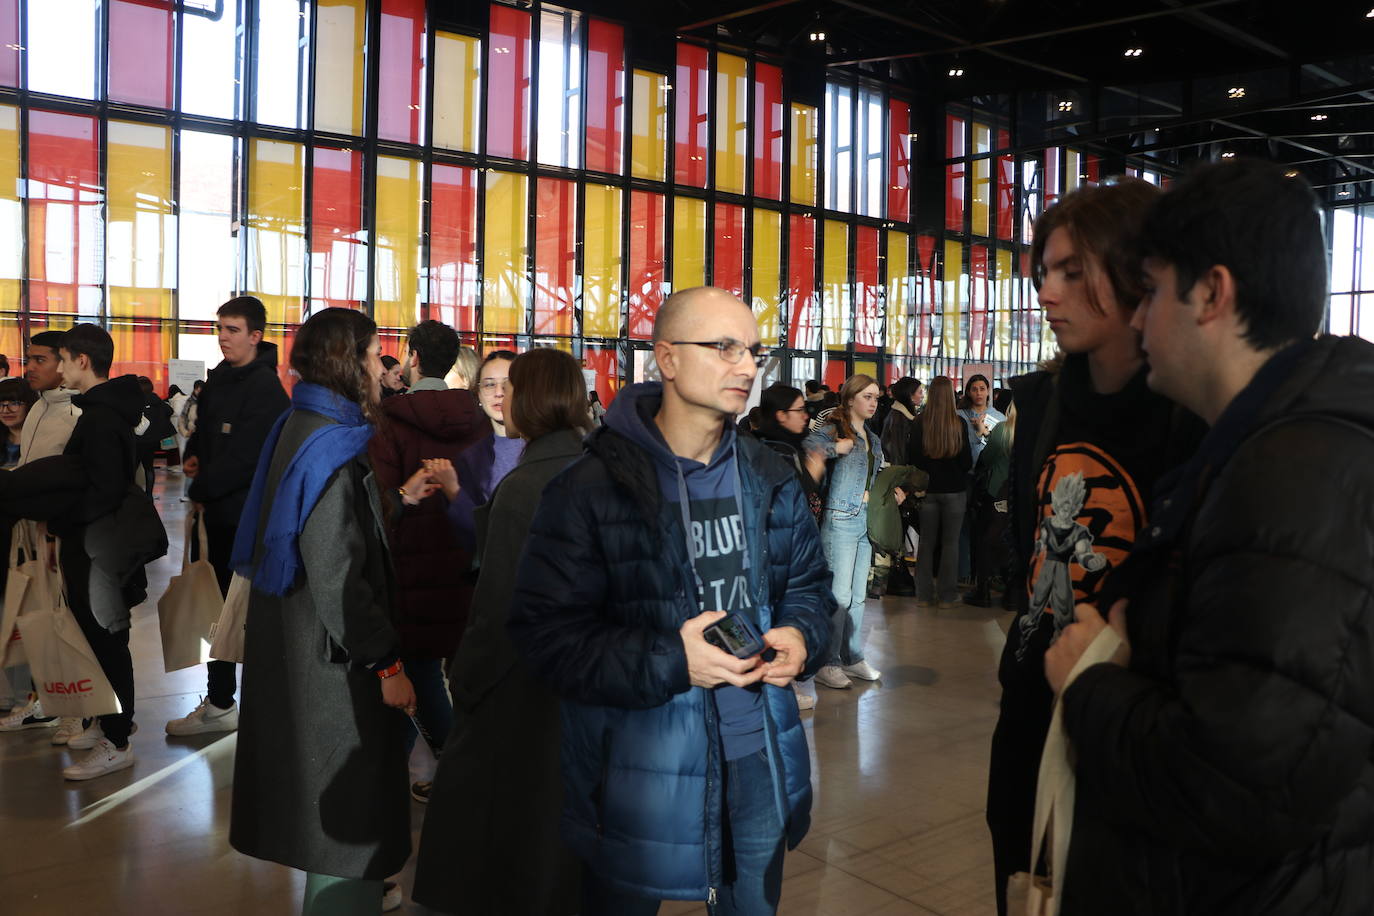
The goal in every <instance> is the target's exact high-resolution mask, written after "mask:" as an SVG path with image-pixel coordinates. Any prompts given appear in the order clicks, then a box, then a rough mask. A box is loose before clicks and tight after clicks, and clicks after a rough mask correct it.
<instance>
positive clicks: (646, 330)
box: [629, 191, 664, 340]
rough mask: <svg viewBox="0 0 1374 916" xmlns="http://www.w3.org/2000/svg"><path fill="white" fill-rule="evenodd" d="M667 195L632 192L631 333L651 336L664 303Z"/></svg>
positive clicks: (639, 336) (641, 336) (640, 338)
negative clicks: (659, 308)
mask: <svg viewBox="0 0 1374 916" xmlns="http://www.w3.org/2000/svg"><path fill="white" fill-rule="evenodd" d="M663 217H664V204H663V195H662V194H654V193H653V192H651V191H631V192H630V286H629V306H630V331H629V333H630V337H632V338H635V339H637V340H649V339H650V338H651V337H653V335H654V316H655V315H657V314H658V307H659V306H660V305H662V304H663Z"/></svg>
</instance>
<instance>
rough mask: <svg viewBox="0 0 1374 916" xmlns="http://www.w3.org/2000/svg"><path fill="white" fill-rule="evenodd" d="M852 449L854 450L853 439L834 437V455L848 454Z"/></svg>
mask: <svg viewBox="0 0 1374 916" xmlns="http://www.w3.org/2000/svg"><path fill="white" fill-rule="evenodd" d="M852 451H854V440H853V439H836V440H835V454H836V455H848V454H849V453H850V452H852Z"/></svg>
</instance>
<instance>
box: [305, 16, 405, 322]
mask: <svg viewBox="0 0 1374 916" xmlns="http://www.w3.org/2000/svg"><path fill="white" fill-rule="evenodd" d="M316 2H317V3H318V2H319V0H316ZM381 32H382V5H381V2H380V0H374V2H371V3H369V4H368V5H367V30H366V31H365V32H364V33H363V55H364V56H363V63H364V67H365V69H364V70H363V79H364V81H365V85H366V89H365V90H364V93H363V162H362V171H363V174H362V181H363V218H362V226H363V231H364V232H366V233H367V281H366V282H367V289H366V291H365V294H364V304H363V308H364V310H365V312H366V313H367V314H368V315H369V316H371V317H372V319H373V320H374V321H375V320H376V318H377V185H378V182H379V181H380V180H381V168H380V165H381V163H380V161H379V160H378V148H377V135H378V132H379V128H378V123H379V112H378V109H379V107H380V105H379V101H380V100H379V98H378V95H379V89H380V87H381V80H382V68H381V63H382V60H381V57H382V55H381V48H382V35H381ZM369 171H370V172H371V175H369V174H368V172H369ZM369 179H370V180H369ZM393 260H394V259H393ZM350 266H351V265H350ZM397 269H398V270H399V269H400V265H399V263H398V264H397ZM350 274H353V272H352V271H350ZM355 298H356V297H355Z"/></svg>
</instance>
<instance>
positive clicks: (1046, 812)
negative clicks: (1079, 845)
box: [1007, 626, 1121, 916]
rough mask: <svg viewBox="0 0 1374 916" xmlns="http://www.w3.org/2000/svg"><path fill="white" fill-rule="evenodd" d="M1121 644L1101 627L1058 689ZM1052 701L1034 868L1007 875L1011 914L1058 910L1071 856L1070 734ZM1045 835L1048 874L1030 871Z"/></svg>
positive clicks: (1051, 914)
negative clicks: (1044, 875)
mask: <svg viewBox="0 0 1374 916" xmlns="http://www.w3.org/2000/svg"><path fill="white" fill-rule="evenodd" d="M1120 646H1121V636H1120V634H1118V633H1117V632H1116V630H1114V629H1112V628H1111V627H1110V626H1108V627H1104V628H1103V629H1102V631H1101V632H1100V633H1098V634H1097V637H1096V638H1095V639H1093V641H1092V642H1091V643H1090V644H1089V645H1088V648H1087V651H1085V652H1084V653H1083V655H1082V656H1081V657H1080V658H1079V659H1078V662H1077V663H1076V664H1075V665H1074V666H1073V670H1072V671H1070V672H1069V676H1068V678H1067V679H1066V680H1065V681H1064V687H1063V688H1062V689H1061V690H1060V691H1059V695H1060V696H1061V697H1062V696H1063V695H1064V691H1065V690H1068V689H1069V685H1070V684H1072V683H1073V682H1074V681H1075V680H1077V678H1078V675H1080V674H1082V673H1083V672H1084V671H1086V670H1087V669H1089V668H1091V667H1092V666H1093V665H1097V664H1100V663H1102V662H1105V661H1110V660H1111V658H1112V656H1113V655H1115V654H1116V650H1117V649H1118V648H1119V647H1120ZM1060 705H1061V704H1060V702H1059V700H1058V699H1057V698H1056V699H1055V701H1054V714H1053V715H1052V716H1051V717H1050V730H1049V734H1048V735H1046V736H1045V750H1044V752H1043V753H1042V754H1041V755H1040V773H1039V776H1038V778H1037V780H1036V786H1035V821H1034V823H1033V826H1032V828H1031V854H1030V863H1031V869H1032V871H1031V872H1030V873H1027V872H1017V873H1016V874H1014V875H1012V876H1011V877H1010V878H1008V879H1007V912H1008V913H1011V914H1013V916H1058V914H1059V901H1060V898H1061V897H1062V896H1063V893H1064V869H1065V867H1066V866H1067V864H1068V861H1069V840H1070V838H1071V837H1072V835H1073V802H1074V795H1075V791H1076V787H1077V784H1076V783H1075V781H1074V773H1073V764H1072V763H1071V762H1070V760H1069V737H1068V735H1066V734H1065V733H1064V714H1063V711H1062V710H1061V709H1060ZM1047 838H1048V840H1049V844H1050V849H1049V854H1048V856H1049V865H1050V877H1049V879H1048V880H1046V879H1045V878H1044V877H1041V876H1040V875H1036V874H1034V869H1035V863H1036V862H1038V861H1039V860H1040V850H1041V849H1042V848H1044V844H1045V842H1046V839H1047Z"/></svg>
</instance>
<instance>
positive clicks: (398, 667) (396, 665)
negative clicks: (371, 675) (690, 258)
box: [377, 658, 406, 680]
mask: <svg viewBox="0 0 1374 916" xmlns="http://www.w3.org/2000/svg"><path fill="white" fill-rule="evenodd" d="M405 670H406V669H405V666H404V665H402V664H401V660H400V659H399V658H398V659H396V661H394V662H392V663H391V664H390V665H388V666H387V667H385V668H379V669H377V677H379V678H381V679H382V680H386V679H387V678H389V677H395V676H396V675H398V674H401V673H403V672H404V671H405Z"/></svg>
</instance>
